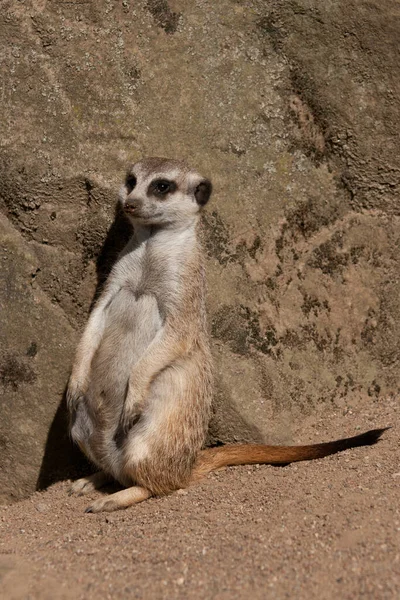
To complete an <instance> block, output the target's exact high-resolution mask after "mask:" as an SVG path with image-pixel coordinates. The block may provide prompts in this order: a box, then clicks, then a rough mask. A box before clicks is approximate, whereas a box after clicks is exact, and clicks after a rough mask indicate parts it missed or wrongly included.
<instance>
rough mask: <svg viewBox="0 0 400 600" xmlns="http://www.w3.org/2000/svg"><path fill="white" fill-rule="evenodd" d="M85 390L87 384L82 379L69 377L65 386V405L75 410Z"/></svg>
mask: <svg viewBox="0 0 400 600" xmlns="http://www.w3.org/2000/svg"><path fill="white" fill-rule="evenodd" d="M86 390H87V385H85V384H84V383H83V382H82V381H79V380H77V379H75V378H74V379H73V378H72V377H71V378H70V380H69V382H68V388H67V406H68V409H69V410H70V411H73V410H76V407H77V405H78V404H79V402H81V401H82V400H83V399H84V397H85V393H86Z"/></svg>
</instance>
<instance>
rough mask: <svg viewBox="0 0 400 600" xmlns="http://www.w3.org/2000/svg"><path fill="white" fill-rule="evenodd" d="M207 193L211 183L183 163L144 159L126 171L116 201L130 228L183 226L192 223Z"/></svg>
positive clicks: (208, 196)
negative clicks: (136, 226)
mask: <svg viewBox="0 0 400 600" xmlns="http://www.w3.org/2000/svg"><path fill="white" fill-rule="evenodd" d="M211 191H212V185H211V182H210V181H209V180H208V179H205V178H204V177H202V176H201V175H200V174H199V173H197V171H194V170H192V169H190V168H189V167H188V166H187V165H186V164H185V163H183V162H180V161H177V160H171V159H167V158H146V159H144V160H141V161H139V162H137V163H135V164H134V165H132V166H131V167H130V168H129V169H128V172H127V174H126V178H125V183H124V185H123V186H122V188H121V190H120V201H121V204H122V208H123V210H124V212H125V214H126V215H127V216H128V218H129V219H130V220H131V221H132V222H133V223H134V224H135V223H137V224H140V225H159V226H163V225H165V226H171V225H175V224H176V225H185V224H186V223H188V224H189V223H191V222H193V221H194V220H195V218H196V216H197V215H198V214H199V212H200V211H201V209H202V208H203V206H205V204H207V202H208V200H209V198H210V195H211Z"/></svg>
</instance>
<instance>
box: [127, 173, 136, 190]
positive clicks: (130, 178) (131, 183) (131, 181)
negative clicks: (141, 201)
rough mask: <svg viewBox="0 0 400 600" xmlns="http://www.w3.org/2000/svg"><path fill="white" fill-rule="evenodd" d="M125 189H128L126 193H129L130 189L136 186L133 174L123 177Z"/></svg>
mask: <svg viewBox="0 0 400 600" xmlns="http://www.w3.org/2000/svg"><path fill="white" fill-rule="evenodd" d="M125 185H126V189H127V190H128V194H130V193H131V191H132V190H134V189H135V187H136V177H135V176H134V175H127V176H126V179H125Z"/></svg>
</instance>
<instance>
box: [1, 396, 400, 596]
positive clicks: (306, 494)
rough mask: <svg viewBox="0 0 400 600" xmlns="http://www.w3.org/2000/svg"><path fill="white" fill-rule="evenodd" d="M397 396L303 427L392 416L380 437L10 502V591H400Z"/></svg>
mask: <svg viewBox="0 0 400 600" xmlns="http://www.w3.org/2000/svg"><path fill="white" fill-rule="evenodd" d="M398 405H399V402H398V398H397V399H396V398H386V399H379V400H374V401H373V400H367V401H363V402H362V403H361V402H360V403H359V404H358V405H357V403H356V402H354V403H353V404H352V405H350V406H346V407H345V408H344V409H340V410H338V409H336V410H332V413H331V414H329V415H325V416H323V415H322V414H321V415H319V416H316V415H314V416H312V417H309V418H308V420H307V421H306V422H304V423H302V431H301V432H300V430H299V432H298V435H297V436H296V440H295V441H296V442H297V443H299V442H301V441H304V442H309V441H324V440H327V439H329V438H334V437H342V436H346V435H350V434H352V433H357V432H359V431H360V430H364V429H371V428H373V427H377V426H386V425H392V426H393V427H392V429H391V430H389V431H388V432H386V434H385V435H384V438H383V439H382V441H381V442H380V443H379V444H377V445H376V446H373V447H367V448H357V449H353V450H350V451H347V452H344V453H341V454H338V455H336V456H331V457H328V458H325V459H323V460H318V461H313V462H304V463H299V464H297V465H289V466H287V467H284V468H274V467H271V466H255V467H246V466H245V467H236V468H230V469H226V470H225V471H220V472H218V473H215V474H212V475H210V476H209V477H208V478H207V479H206V480H205V481H204V482H202V483H201V484H199V485H197V486H196V487H194V488H191V489H190V490H185V491H183V492H181V493H176V494H174V495H172V496H170V497H166V498H155V499H151V500H149V501H147V502H145V503H143V504H140V505H137V506H136V507H133V508H131V509H128V510H126V511H121V512H117V513H102V514H96V515H94V514H85V513H84V512H83V511H84V508H85V507H86V506H87V505H88V504H89V503H90V500H91V499H92V498H94V497H96V496H97V495H98V494H99V492H97V493H95V494H93V495H91V496H89V498H88V497H86V498H84V497H80V498H75V497H70V496H68V494H67V492H68V488H69V482H62V483H58V484H56V485H54V486H52V487H51V488H50V489H48V490H47V491H45V492H41V493H39V492H37V493H35V494H34V495H33V496H32V497H31V498H29V499H27V500H23V501H21V502H18V503H16V504H14V505H11V506H7V507H2V508H1V510H0V515H1V517H0V529H1V534H0V536H1V537H0V552H1V556H0V577H1V589H0V594H1V598H4V599H7V600H8V599H10V600H11V599H17V598H18V599H22V598H23V599H27V600H28V599H29V600H32V599H36V598H38V599H42V598H43V599H47V598H48V599H53V598H66V599H69V598H85V599H91V598H122V599H123V598H146V599H147V598H149V599H150V598H151V599H157V598H182V599H183V598H185V599H186V598H188V599H192V598H193V599H194V598H196V599H198V598H213V599H214V598H218V599H221V600H225V599H231V598H232V599H233V598H235V599H238V598H239V599H241V598H243V599H244V598H254V599H258V598H260V599H261V598H263V599H265V598H273V599H274V600H278V599H280V598H295V599H296V600H297V599H307V600H312V599H314V598H318V599H319V600H321V599H330V598H341V599H348V600H350V599H356V598H357V599H358V598H362V599H363V600H364V599H367V598H368V599H374V600H377V599H378V600H381V599H385V598H390V599H395V598H396V599H397V598H400V502H399V500H400V495H399V484H400V463H399V457H400V448H399V440H398V427H397V425H396V423H397V416H398V411H399V408H398ZM297 438H298V439H297Z"/></svg>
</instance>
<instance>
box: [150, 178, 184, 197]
mask: <svg viewBox="0 0 400 600" xmlns="http://www.w3.org/2000/svg"><path fill="white" fill-rule="evenodd" d="M176 189H177V185H176V183H175V182H174V181H169V180H168V179H154V181H152V182H151V183H150V185H149V189H148V191H147V193H148V195H151V196H156V197H157V198H163V197H164V196H166V195H167V194H173V193H174V192H175V191H176Z"/></svg>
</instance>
